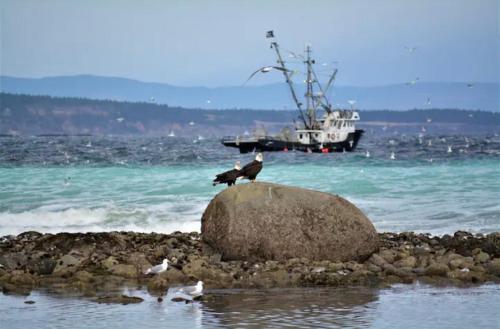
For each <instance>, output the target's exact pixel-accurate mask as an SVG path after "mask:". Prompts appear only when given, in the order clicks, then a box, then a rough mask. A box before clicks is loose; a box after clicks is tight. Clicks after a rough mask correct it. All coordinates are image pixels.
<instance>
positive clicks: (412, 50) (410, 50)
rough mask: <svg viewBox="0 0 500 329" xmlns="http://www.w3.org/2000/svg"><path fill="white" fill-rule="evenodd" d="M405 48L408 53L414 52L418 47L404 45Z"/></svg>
mask: <svg viewBox="0 0 500 329" xmlns="http://www.w3.org/2000/svg"><path fill="white" fill-rule="evenodd" d="M405 49H406V50H408V51H409V52H410V53H413V52H415V50H417V49H418V47H416V46H414V47H408V46H405Z"/></svg>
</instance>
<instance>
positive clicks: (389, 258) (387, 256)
mask: <svg viewBox="0 0 500 329" xmlns="http://www.w3.org/2000/svg"><path fill="white" fill-rule="evenodd" d="M378 254H379V255H380V257H382V258H383V259H384V260H385V261H386V262H387V263H389V264H392V263H394V261H395V260H396V256H397V253H396V251H394V250H390V249H382V250H380V252H379V253H378Z"/></svg>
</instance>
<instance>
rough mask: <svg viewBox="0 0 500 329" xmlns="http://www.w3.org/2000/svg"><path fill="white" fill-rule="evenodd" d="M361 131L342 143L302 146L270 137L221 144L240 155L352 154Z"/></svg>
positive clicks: (229, 141) (227, 140)
mask: <svg viewBox="0 0 500 329" xmlns="http://www.w3.org/2000/svg"><path fill="white" fill-rule="evenodd" d="M363 132H364V131H363V130H362V129H356V131H354V132H352V133H349V134H348V135H347V138H346V139H345V140H344V141H342V142H336V143H323V145H321V144H319V143H315V144H302V143H299V142H293V141H283V140H279V139H274V138H272V137H264V138H259V139H255V140H243V141H237V140H236V139H223V140H222V144H223V145H224V146H227V147H234V148H237V149H239V150H240V153H248V152H287V151H292V150H296V151H302V152H314V153H330V152H352V151H354V150H355V149H356V147H357V146H358V142H359V140H360V139H361V136H362V135H363Z"/></svg>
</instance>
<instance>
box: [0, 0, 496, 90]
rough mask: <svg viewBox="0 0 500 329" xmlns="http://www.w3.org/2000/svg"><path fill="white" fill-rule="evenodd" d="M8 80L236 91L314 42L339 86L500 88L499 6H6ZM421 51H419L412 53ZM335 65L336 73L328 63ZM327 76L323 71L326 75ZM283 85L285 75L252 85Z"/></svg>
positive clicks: (485, 2) (6, 1)
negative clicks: (96, 79)
mask: <svg viewBox="0 0 500 329" xmlns="http://www.w3.org/2000/svg"><path fill="white" fill-rule="evenodd" d="M0 6H1V17H2V20H1V24H0V30H1V32H0V33H1V49H2V50H1V52H0V62H1V66H0V75H5V76H13V77H22V78H41V77H51V76H68V75H95V76H106V77H119V78H128V79H134V80H138V81H146V82H158V83H167V84H170V85H174V86H206V87H217V86H238V85H241V84H243V83H244V81H245V80H246V79H247V78H248V76H249V75H250V73H251V72H253V71H255V69H257V68H258V67H262V66H264V65H270V64H271V65H272V64H273V63H274V62H275V56H274V52H273V51H272V50H271V49H269V39H266V38H265V32H266V31H267V30H274V31H275V35H276V37H277V40H278V41H279V43H280V44H281V46H282V47H283V50H284V55H286V56H287V55H288V54H287V52H286V51H285V49H290V50H293V51H295V52H300V51H301V49H302V48H303V46H304V44H306V43H311V44H312V46H313V51H314V56H315V58H316V59H317V61H318V63H326V64H327V65H325V66H324V69H325V71H327V70H331V69H333V67H338V68H339V69H340V71H339V75H338V78H337V81H336V83H337V84H338V85H343V86H384V85H390V84H400V83H406V82H408V81H412V80H414V79H416V78H417V77H418V78H419V81H425V82H494V83H498V82H499V81H500V78H499V77H500V67H499V64H498V58H499V54H500V32H499V27H498V10H499V1H497V0H482V1H476V2H469V1H465V0H459V1H451V0H443V1H438V2H435V1H430V0H424V1H419V2H416V3H408V2H404V3H402V2H399V1H393V0H383V1H382V0H381V1H377V2H365V1H317V2H314V3H312V4H311V3H305V2H301V1H272V2H269V3H268V2H264V1H254V2H231V1H221V0H219V1H214V2H203V1H169V2H162V1H148V2H147V5H145V4H144V3H141V2H137V1H120V2H117V1H106V2H104V3H103V2H98V1H85V2H73V1H72V2H67V1H56V0H49V1H43V2H39V1H33V0H29V1H22V2H19V1H10V0H2V1H1V2H0ZM414 47H416V48H415V49H414ZM332 62H336V63H332ZM325 73H326V72H325ZM276 82H282V76H281V75H280V74H279V73H278V72H271V73H268V74H266V75H261V76H256V77H255V79H254V80H252V81H251V83H250V85H265V84H270V83H276Z"/></svg>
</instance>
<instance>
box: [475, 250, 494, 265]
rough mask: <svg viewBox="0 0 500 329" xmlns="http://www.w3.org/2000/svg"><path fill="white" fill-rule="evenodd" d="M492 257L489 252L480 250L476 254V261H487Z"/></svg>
mask: <svg viewBox="0 0 500 329" xmlns="http://www.w3.org/2000/svg"><path fill="white" fill-rule="evenodd" d="M489 259H490V255H488V254H487V253H485V252H483V251H480V252H479V253H477V254H475V255H474V261H476V262H477V263H486V262H487V261H488V260H489Z"/></svg>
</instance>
